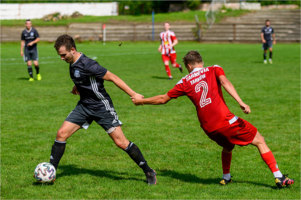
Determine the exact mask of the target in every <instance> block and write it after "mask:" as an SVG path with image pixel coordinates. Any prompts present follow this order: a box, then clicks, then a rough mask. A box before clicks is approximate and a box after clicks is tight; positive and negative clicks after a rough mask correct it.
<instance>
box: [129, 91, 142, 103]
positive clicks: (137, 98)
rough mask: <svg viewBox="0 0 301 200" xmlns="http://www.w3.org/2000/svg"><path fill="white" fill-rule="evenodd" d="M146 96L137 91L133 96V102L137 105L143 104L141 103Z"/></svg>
mask: <svg viewBox="0 0 301 200" xmlns="http://www.w3.org/2000/svg"><path fill="white" fill-rule="evenodd" d="M143 98H144V96H143V95H141V94H138V93H136V94H135V95H133V96H131V99H132V102H133V104H135V105H136V106H138V105H143V103H141V100H142V99H143Z"/></svg>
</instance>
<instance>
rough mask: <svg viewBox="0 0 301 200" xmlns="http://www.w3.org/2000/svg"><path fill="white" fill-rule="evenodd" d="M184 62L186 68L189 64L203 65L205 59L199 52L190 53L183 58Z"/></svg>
mask: <svg viewBox="0 0 301 200" xmlns="http://www.w3.org/2000/svg"><path fill="white" fill-rule="evenodd" d="M183 62H184V64H185V66H187V65H188V64H190V65H193V64H195V63H202V62H203V58H202V56H201V54H200V53H199V52H197V51H189V52H188V53H187V54H186V55H185V57H184V58H183Z"/></svg>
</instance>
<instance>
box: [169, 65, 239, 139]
mask: <svg viewBox="0 0 301 200" xmlns="http://www.w3.org/2000/svg"><path fill="white" fill-rule="evenodd" d="M221 75H225V73H224V70H223V68H221V67H220V66H218V65H214V66H211V67H206V68H195V69H194V70H193V71H192V72H191V73H190V74H188V75H187V76H185V77H184V78H182V80H180V81H179V82H178V83H177V84H176V85H175V87H174V88H173V89H171V90H170V91H169V92H168V93H167V95H168V96H169V97H170V98H177V97H179V96H183V95H186V96H188V98H189V99H190V100H191V101H192V103H193V104H194V105H195V107H196V110H197V114H198V118H199V121H200V123H201V127H202V128H203V129H204V131H205V132H207V133H210V132H212V131H215V130H217V129H219V128H222V127H225V126H227V125H229V124H232V123H233V122H234V121H236V120H237V117H236V116H235V115H234V114H232V113H231V112H230V110H229V108H228V107H227V105H226V102H225V100H224V98H223V93H222V88H221V83H220V82H219V79H218V77H219V76H221Z"/></svg>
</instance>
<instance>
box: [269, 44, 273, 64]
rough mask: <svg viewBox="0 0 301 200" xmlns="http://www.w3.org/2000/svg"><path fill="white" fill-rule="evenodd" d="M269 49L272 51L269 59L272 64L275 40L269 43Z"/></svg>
mask: <svg viewBox="0 0 301 200" xmlns="http://www.w3.org/2000/svg"><path fill="white" fill-rule="evenodd" d="M269 51H270V59H269V63H270V64H273V61H272V56H273V42H272V41H271V42H270V44H269Z"/></svg>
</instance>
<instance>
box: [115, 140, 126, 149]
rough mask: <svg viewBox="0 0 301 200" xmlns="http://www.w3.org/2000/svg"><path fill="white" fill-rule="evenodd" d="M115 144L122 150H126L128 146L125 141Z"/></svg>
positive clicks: (118, 141) (117, 141)
mask: <svg viewBox="0 0 301 200" xmlns="http://www.w3.org/2000/svg"><path fill="white" fill-rule="evenodd" d="M114 142H115V144H116V146H117V147H119V148H120V149H126V148H127V146H128V144H127V143H126V142H125V141H121V140H114Z"/></svg>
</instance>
